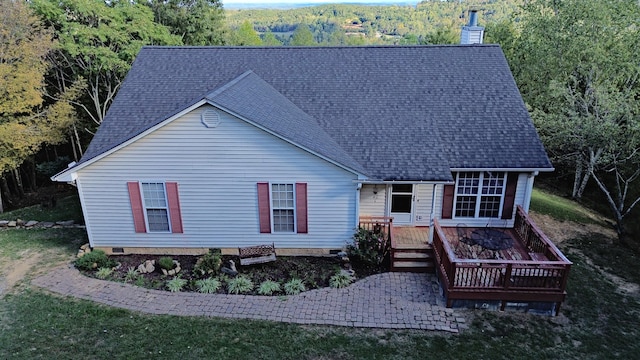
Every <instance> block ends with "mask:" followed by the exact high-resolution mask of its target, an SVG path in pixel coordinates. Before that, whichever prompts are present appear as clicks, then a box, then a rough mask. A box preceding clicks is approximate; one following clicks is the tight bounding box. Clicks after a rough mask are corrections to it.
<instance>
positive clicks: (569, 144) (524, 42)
mask: <svg viewBox="0 0 640 360" xmlns="http://www.w3.org/2000/svg"><path fill="white" fill-rule="evenodd" d="M524 9H525V12H524V14H523V15H524V16H523V21H522V23H521V29H520V35H519V37H518V38H517V39H516V41H515V42H516V46H515V47H513V52H512V53H511V56H512V58H511V63H512V64H511V65H512V68H513V69H514V72H515V75H516V79H517V81H518V85H519V87H520V89H521V91H522V93H523V96H524V97H525V100H526V101H527V104H528V105H529V106H530V108H531V110H532V117H533V119H534V121H535V123H536V125H537V127H538V129H539V131H540V134H541V136H542V138H543V141H544V142H545V145H546V146H547V149H548V150H549V151H550V153H551V155H552V157H553V158H554V160H555V161H556V162H557V163H559V164H563V165H565V166H569V167H571V168H573V174H574V181H573V196H574V197H575V198H580V197H581V196H582V194H583V192H584V191H585V188H586V186H587V183H588V181H589V180H590V179H591V178H593V179H595V182H596V183H597V185H598V187H599V188H600V190H602V193H603V194H604V195H605V199H606V200H607V203H608V205H609V208H610V209H611V212H612V215H613V217H614V219H615V221H616V225H615V227H616V230H617V231H618V235H619V237H620V238H621V239H624V238H625V234H626V229H625V223H624V220H625V217H626V216H627V215H628V214H629V213H630V211H631V210H632V209H633V208H634V207H635V206H636V205H637V204H638V202H639V201H640V198H634V197H631V198H630V194H631V193H632V191H631V190H633V187H634V186H635V188H638V185H637V184H635V185H633V181H634V180H636V179H637V178H638V176H639V173H638V167H639V166H640V153H639V150H640V132H639V131H638V128H639V123H640V106H639V104H638V98H640V82H639V81H640V66H639V65H638V58H639V55H640V52H639V50H638V46H637V41H638V38H640V28H639V26H638V19H639V18H640V4H638V3H637V1H634V0H611V1H599V0H563V1H557V0H555V1H554V0H534V1H531V2H529V4H528V5H526V6H525V8H524ZM510 50H511V49H510Z"/></svg>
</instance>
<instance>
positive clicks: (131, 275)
mask: <svg viewBox="0 0 640 360" xmlns="http://www.w3.org/2000/svg"><path fill="white" fill-rule="evenodd" d="M138 276H140V273H139V272H138V269H136V268H134V267H130V268H129V269H127V273H126V275H125V276H124V282H135V281H136V280H138Z"/></svg>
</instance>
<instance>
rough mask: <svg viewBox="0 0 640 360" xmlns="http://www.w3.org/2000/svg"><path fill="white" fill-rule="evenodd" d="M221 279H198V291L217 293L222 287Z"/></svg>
mask: <svg viewBox="0 0 640 360" xmlns="http://www.w3.org/2000/svg"><path fill="white" fill-rule="evenodd" d="M221 285H222V284H221V283H220V280H218V279H214V278H207V279H201V280H197V281H196V287H197V288H198V291H200V292H201V293H203V294H215V293H216V292H217V291H218V289H220V286H221Z"/></svg>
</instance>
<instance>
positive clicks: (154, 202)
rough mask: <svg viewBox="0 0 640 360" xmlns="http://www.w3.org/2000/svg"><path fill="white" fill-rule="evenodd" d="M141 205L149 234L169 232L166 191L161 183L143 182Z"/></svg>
mask: <svg viewBox="0 0 640 360" xmlns="http://www.w3.org/2000/svg"><path fill="white" fill-rule="evenodd" d="M141 187H142V204H143V208H144V215H145V222H146V225H147V229H149V232H170V231H171V227H170V222H169V206H168V201H167V191H166V188H165V184H164V183H163V182H143V183H141Z"/></svg>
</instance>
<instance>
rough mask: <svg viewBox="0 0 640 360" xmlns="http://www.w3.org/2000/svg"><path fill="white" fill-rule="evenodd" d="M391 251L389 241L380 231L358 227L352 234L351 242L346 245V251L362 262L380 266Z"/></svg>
mask: <svg viewBox="0 0 640 360" xmlns="http://www.w3.org/2000/svg"><path fill="white" fill-rule="evenodd" d="M390 251H391V243H390V242H389V240H388V239H387V237H386V236H385V235H384V234H383V233H380V232H375V231H371V230H366V229H362V228H360V229H358V231H356V233H355V234H354V235H353V243H351V244H348V245H347V252H348V253H349V256H350V257H354V258H356V259H358V260H360V261H362V262H364V263H367V264H371V265H374V266H380V265H382V263H383V262H384V261H385V259H386V258H387V256H388V255H389V253H390Z"/></svg>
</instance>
